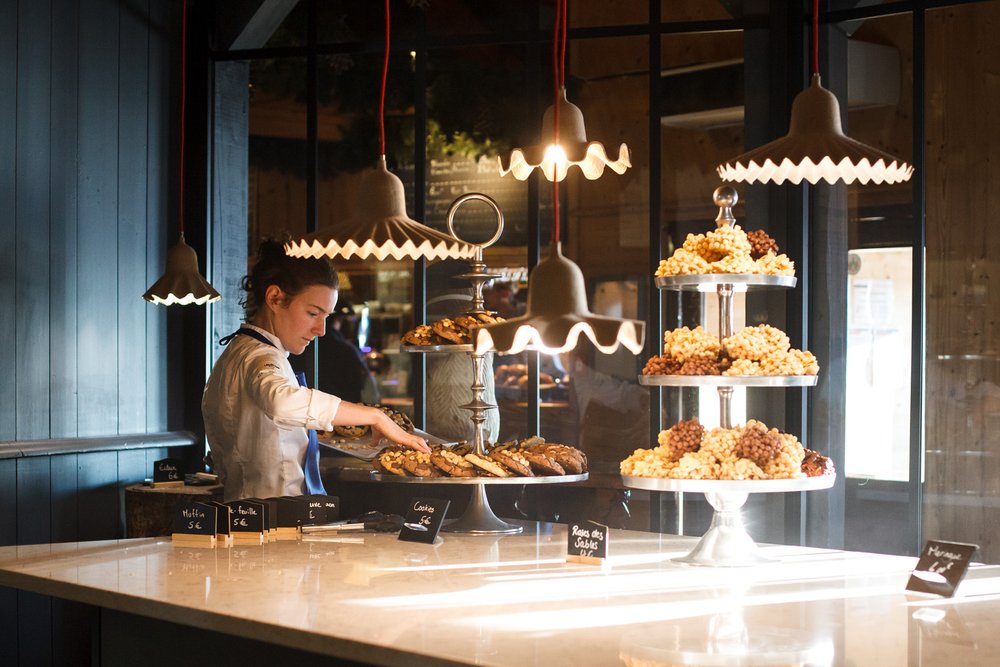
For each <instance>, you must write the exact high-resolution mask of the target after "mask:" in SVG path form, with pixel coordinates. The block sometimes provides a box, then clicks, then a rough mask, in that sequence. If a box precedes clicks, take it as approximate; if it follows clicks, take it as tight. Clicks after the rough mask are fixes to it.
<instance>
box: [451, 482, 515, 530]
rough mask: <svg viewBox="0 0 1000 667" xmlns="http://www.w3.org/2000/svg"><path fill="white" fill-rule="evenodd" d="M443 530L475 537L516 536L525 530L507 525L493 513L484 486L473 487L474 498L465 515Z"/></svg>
mask: <svg viewBox="0 0 1000 667" xmlns="http://www.w3.org/2000/svg"><path fill="white" fill-rule="evenodd" d="M441 530H443V531H445V532H449V533H472V534H474V535H514V534H516V533H520V532H521V531H522V530H524V529H523V528H522V527H521V526H515V525H513V524H510V523H507V522H506V521H504V520H503V519H501V518H499V517H498V516H497V515H496V514H494V513H493V509H492V508H491V507H490V503H489V501H488V500H487V499H486V487H485V485H484V484H475V485H473V487H472V498H471V499H470V500H469V506H468V507H467V508H466V510H465V514H463V515H462V516H460V517H459V518H457V519H455V520H454V521H452V522H451V523H448V524H445V525H444V526H443V527H442V528H441Z"/></svg>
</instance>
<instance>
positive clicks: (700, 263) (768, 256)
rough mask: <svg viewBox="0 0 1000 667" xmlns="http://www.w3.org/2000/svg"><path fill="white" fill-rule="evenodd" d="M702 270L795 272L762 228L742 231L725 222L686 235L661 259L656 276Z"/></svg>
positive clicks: (790, 262)
mask: <svg viewBox="0 0 1000 667" xmlns="http://www.w3.org/2000/svg"><path fill="white" fill-rule="evenodd" d="M704 273H746V274H765V275H781V276H791V275H795V264H794V262H792V260H790V259H788V257H787V256H786V255H783V254H779V252H778V244H777V243H775V241H774V239H772V238H771V237H770V236H768V235H767V233H766V232H764V231H763V230H759V229H758V230H754V231H751V232H749V233H748V232H744V231H743V229H742V228H741V227H740V226H739V225H733V226H732V227H730V226H729V225H724V226H722V227H719V228H718V229H715V230H713V231H710V232H708V233H706V234H688V235H687V238H686V239H685V240H684V244H683V245H682V246H681V247H680V248H678V249H677V250H675V251H674V253H673V254H672V255H671V256H670V257H669V258H667V259H661V260H660V265H659V266H658V267H657V269H656V275H657V276H678V275H696V274H704Z"/></svg>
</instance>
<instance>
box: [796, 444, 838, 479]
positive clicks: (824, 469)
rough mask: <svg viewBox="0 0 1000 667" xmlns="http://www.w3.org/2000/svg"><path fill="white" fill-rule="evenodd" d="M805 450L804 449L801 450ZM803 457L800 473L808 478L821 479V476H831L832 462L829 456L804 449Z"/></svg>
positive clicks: (833, 471) (832, 470)
mask: <svg viewBox="0 0 1000 667" xmlns="http://www.w3.org/2000/svg"><path fill="white" fill-rule="evenodd" d="M803 449H805V448H803ZM805 453H806V455H805V457H804V458H803V459H802V472H804V473H805V474H806V476H808V477H821V476H823V475H833V474H834V473H835V470H834V468H833V461H831V460H830V457H829V456H823V455H822V454H820V453H819V452H817V451H815V450H813V449H805Z"/></svg>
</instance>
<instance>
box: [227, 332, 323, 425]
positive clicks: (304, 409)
mask: <svg viewBox="0 0 1000 667" xmlns="http://www.w3.org/2000/svg"><path fill="white" fill-rule="evenodd" d="M282 361H284V359H283V358H281V357H280V353H279V352H277V351H275V352H273V353H271V352H270V351H267V352H266V353H264V354H261V355H260V356H258V357H257V358H255V359H253V361H252V362H251V365H250V368H249V369H248V370H249V372H248V373H247V376H246V382H247V387H246V391H247V395H248V396H249V397H250V398H251V400H253V401H254V402H255V403H256V404H257V405H258V407H260V409H261V410H263V411H264V412H265V413H267V414H268V415H270V417H271V418H272V419H273V420H274V422H275V423H276V424H278V425H279V426H285V427H293V426H300V427H304V428H310V429H319V430H323V431H329V430H332V429H333V419H334V417H335V416H336V414H337V409H338V408H339V407H340V399H339V398H337V397H336V396H334V395H332V394H327V393H325V392H322V391H319V390H318V389H309V388H306V387H300V386H298V383H297V382H295V380H294V379H291V378H289V377H288V376H287V375H286V374H285V373H283V372H282V368H281V366H282V364H281V362H282Z"/></svg>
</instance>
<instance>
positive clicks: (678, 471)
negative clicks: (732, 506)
mask: <svg viewBox="0 0 1000 667" xmlns="http://www.w3.org/2000/svg"><path fill="white" fill-rule="evenodd" d="M657 442H658V446H657V447H654V448H653V449H637V450H635V452H634V453H633V454H632V455H631V456H629V457H628V458H627V459H625V460H624V461H622V462H621V466H620V468H621V473H622V474H623V475H630V476H635V477H660V478H671V479H729V480H754V479H792V478H797V477H805V476H806V473H804V472H803V470H802V461H803V458H804V457H805V451H806V450H805V449H804V448H803V447H802V443H800V442H799V441H798V439H797V438H796V437H795V436H793V435H789V434H788V433H782V432H780V431H779V430H778V429H775V428H772V429H768V428H767V426H765V425H764V424H763V423H761V422H759V421H756V420H750V421H748V422H747V424H746V426H743V427H737V428H731V429H724V428H713V429H708V430H706V429H705V428H704V427H703V426H702V425H701V424H700V423H698V419H697V418H694V419H689V420H686V421H682V422H679V423H677V424H676V425H675V426H674V427H673V428H669V429H667V430H665V431H661V432H660V434H659V436H658V437H657Z"/></svg>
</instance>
